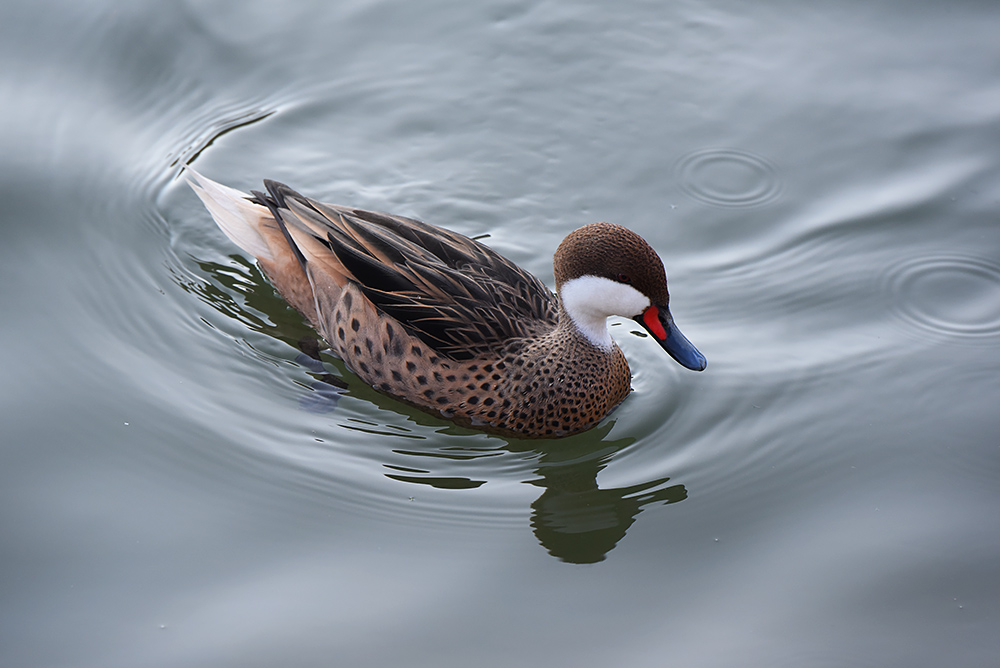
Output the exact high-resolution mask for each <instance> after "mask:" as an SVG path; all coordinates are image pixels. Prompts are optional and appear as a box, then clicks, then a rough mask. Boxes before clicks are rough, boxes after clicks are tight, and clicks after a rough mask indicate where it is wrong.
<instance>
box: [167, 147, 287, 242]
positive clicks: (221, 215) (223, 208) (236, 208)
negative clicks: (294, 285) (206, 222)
mask: <svg viewBox="0 0 1000 668" xmlns="http://www.w3.org/2000/svg"><path fill="white" fill-rule="evenodd" d="M186 170H187V174H188V176H187V182H188V185H190V186H191V189H192V190H194V192H195V193H196V194H197V195H198V197H200V198H201V201H202V202H203V203H204V204H205V208H207V209H208V211H209V213H211V214H212V218H214V219H215V223H216V224H217V225H218V226H219V228H220V229H221V230H222V231H223V232H225V233H226V236H227V237H229V238H230V240H232V242H233V243H234V244H236V245H237V246H239V247H240V248H242V249H243V250H245V251H246V252H248V253H250V254H251V255H253V256H254V257H256V258H259V259H261V260H264V261H268V260H274V256H273V255H272V254H271V250H270V248H268V245H267V242H266V241H265V240H264V237H262V236H261V235H260V233H259V232H258V231H257V226H258V225H259V224H260V223H261V222H262V220H263V219H264V218H266V217H268V216H269V213H268V211H267V209H265V208H264V207H262V206H260V205H259V204H254V203H252V202H249V201H247V197H249V195H247V194H246V193H243V192H240V191H239V190H236V189H235V188H230V187H228V186H224V185H222V184H221V183H216V182H215V181H213V180H211V179H209V178H205V177H204V176H202V175H201V174H199V173H198V172H196V171H194V170H193V169H191V168H190V167H187V168H186ZM191 177H194V178H193V179H192V178H191Z"/></svg>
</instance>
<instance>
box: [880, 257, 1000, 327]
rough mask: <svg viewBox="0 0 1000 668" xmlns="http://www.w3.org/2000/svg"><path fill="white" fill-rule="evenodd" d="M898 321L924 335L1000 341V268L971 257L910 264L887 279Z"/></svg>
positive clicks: (894, 269)
mask: <svg viewBox="0 0 1000 668" xmlns="http://www.w3.org/2000/svg"><path fill="white" fill-rule="evenodd" d="M886 287H887V289H888V291H889V295H890V297H891V298H892V306H893V310H894V312H895V313H896V315H897V316H898V317H899V318H900V319H901V320H902V321H903V322H905V323H906V324H908V325H910V326H912V327H915V328H917V329H918V330H920V331H921V332H923V333H931V334H936V335H938V336H944V337H947V338H960V339H967V340H976V339H985V338H989V337H995V336H998V335H1000V265H998V264H996V263H994V262H992V261H990V260H987V259H985V258H980V257H973V256H967V255H938V256H929V257H920V258H914V259H911V260H907V261H906V262H902V263H900V264H898V265H895V266H894V267H891V268H890V269H889V271H888V272H887V273H886Z"/></svg>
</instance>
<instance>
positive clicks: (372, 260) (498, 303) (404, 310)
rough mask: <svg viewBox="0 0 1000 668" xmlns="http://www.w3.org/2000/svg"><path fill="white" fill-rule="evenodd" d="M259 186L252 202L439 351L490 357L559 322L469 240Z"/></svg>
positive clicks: (545, 295) (548, 306)
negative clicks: (310, 242)
mask: <svg viewBox="0 0 1000 668" xmlns="http://www.w3.org/2000/svg"><path fill="white" fill-rule="evenodd" d="M265 186H266V187H267V190H268V193H269V195H270V197H266V196H263V195H261V194H260V193H255V201H257V202H258V203H261V204H264V205H265V206H268V208H270V209H271V211H272V212H273V213H275V217H276V218H279V219H281V220H279V224H281V225H285V224H292V225H297V227H298V228H299V229H301V230H308V231H309V232H310V233H311V234H313V235H314V236H316V237H317V239H318V240H319V241H321V242H322V243H323V245H325V246H326V247H327V248H329V249H330V251H331V252H332V253H333V254H335V255H336V257H337V259H338V260H339V261H340V263H341V264H343V266H344V268H345V269H346V270H347V271H348V272H349V273H350V274H351V276H352V277H353V280H354V282H355V283H356V284H357V285H358V287H359V288H360V289H361V291H362V292H363V294H364V295H365V296H366V297H367V298H368V299H369V300H370V301H371V303H372V304H374V306H375V307H376V308H377V309H379V310H380V311H381V312H383V313H385V314H387V315H390V316H392V317H393V318H395V319H396V320H398V321H399V322H400V323H401V324H402V325H403V326H404V327H405V328H406V329H407V330H408V331H409V332H411V333H412V334H413V335H414V336H417V337H418V338H420V339H421V340H422V341H423V342H424V343H426V344H427V345H428V346H430V347H431V348H433V349H434V350H436V351H437V352H438V353H440V354H441V355H444V356H446V357H450V358H452V359H472V358H475V357H478V356H484V355H488V354H490V353H495V352H497V351H498V350H499V349H500V348H502V346H503V344H504V343H505V342H506V341H508V340H510V339H516V338H522V337H529V336H532V335H535V334H538V333H540V332H543V331H547V330H549V329H551V328H552V327H553V326H554V325H555V322H556V314H557V311H558V307H557V303H556V298H555V296H554V295H553V294H552V293H551V292H550V291H549V290H548V288H546V287H545V285H544V284H543V283H542V282H541V281H539V280H538V279H537V278H535V277H534V276H532V275H531V274H529V273H528V272H526V271H524V270H523V269H521V268H520V267H518V266H517V265H515V264H514V263H512V262H510V261H509V260H507V259H506V258H504V257H503V256H502V255H500V254H499V253H497V252H495V251H493V250H491V249H490V248H488V247H487V246H484V245H483V244H481V243H479V242H477V241H475V240H473V239H470V238H468V237H466V236H463V235H461V234H457V233H455V232H450V231H448V230H445V229H442V228H439V227H435V226H433V225H428V224H426V223H423V222H420V221H418V220H414V219H411V218H404V217H402V216H393V215H389V214H384V213H377V212H374V211H366V210H363V209H354V208H348V207H342V206H336V205H331V204H323V203H321V202H316V201H315V200H311V199H309V198H306V197H303V196H302V195H300V194H298V193H296V192H295V191H294V190H292V189H291V188H289V187H288V186H285V185H283V184H280V183H277V182H274V181H265ZM266 200H269V201H266ZM296 217H298V218H299V219H300V220H301V222H298V223H297V221H296V220H295V218H296ZM316 230H323V231H324V232H325V233H326V234H325V238H322V239H321V238H319V237H318V236H317V235H316Z"/></svg>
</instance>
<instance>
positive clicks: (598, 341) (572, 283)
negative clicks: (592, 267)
mask: <svg viewBox="0 0 1000 668" xmlns="http://www.w3.org/2000/svg"><path fill="white" fill-rule="evenodd" d="M559 296H560V297H561V298H562V303H563V306H564V307H565V309H566V313H568V314H569V316H570V318H571V319H572V320H573V323H574V324H575V325H576V327H577V329H579V330H580V332H581V333H582V334H583V335H584V336H585V337H587V340H588V341H590V342H591V343H593V344H594V345H595V346H597V347H599V348H603V349H605V350H610V349H611V348H612V347H613V346H614V345H615V344H614V341H613V340H612V339H611V335H610V334H608V325H607V320H608V317H609V316H613V315H620V316H624V317H626V318H632V317H635V316H637V315H639V314H640V313H642V312H643V311H645V310H646V308H648V307H649V305H650V301H649V297H647V296H646V295H644V294H642V293H641V292H639V291H638V290H636V289H635V288H633V287H632V286H631V285H625V284H624V283H618V282H617V281H612V280H611V279H608V278H600V277H598V276H580V277H579V278H574V279H572V280H569V281H566V282H565V283H563V285H562V289H561V290H560V291H559Z"/></svg>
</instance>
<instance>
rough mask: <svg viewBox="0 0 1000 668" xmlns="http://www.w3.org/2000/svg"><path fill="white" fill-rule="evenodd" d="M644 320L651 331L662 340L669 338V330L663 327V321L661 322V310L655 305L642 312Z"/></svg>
mask: <svg viewBox="0 0 1000 668" xmlns="http://www.w3.org/2000/svg"><path fill="white" fill-rule="evenodd" d="M642 321H643V322H644V323H645V324H646V327H648V328H649V331H651V332H652V333H653V336H655V337H656V338H658V339H659V340H660V341H665V340H666V338H667V330H665V329H663V323H661V322H660V310H659V309H658V308H656V307H655V306H650V307H649V308H647V309H646V310H645V311H643V312H642Z"/></svg>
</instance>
